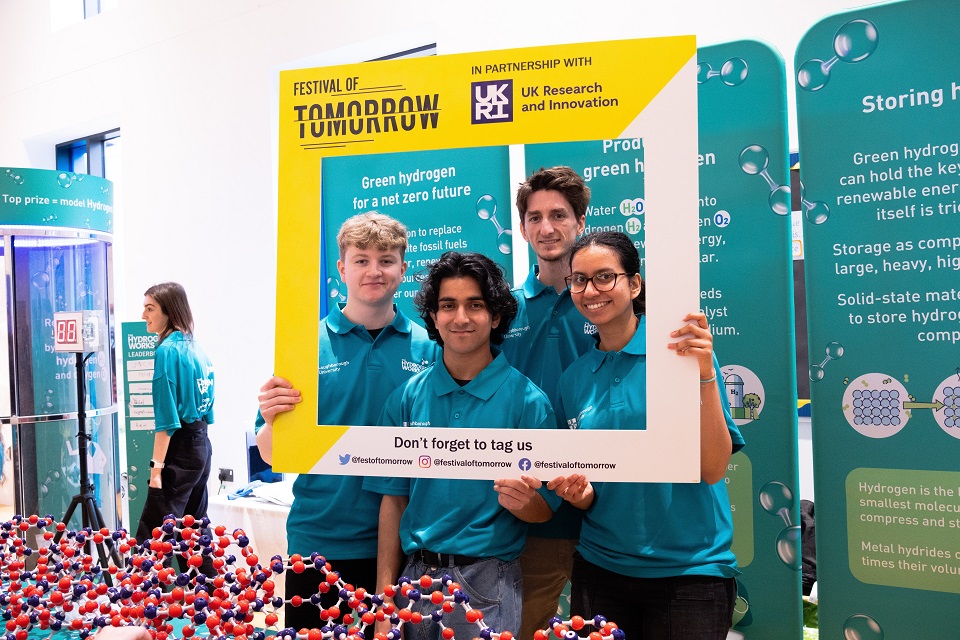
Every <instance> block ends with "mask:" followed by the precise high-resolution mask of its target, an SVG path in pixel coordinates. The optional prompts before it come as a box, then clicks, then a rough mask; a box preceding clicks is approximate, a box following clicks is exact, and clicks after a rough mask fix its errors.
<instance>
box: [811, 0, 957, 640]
mask: <svg viewBox="0 0 960 640" xmlns="http://www.w3.org/2000/svg"><path fill="white" fill-rule="evenodd" d="M957 9H958V7H957V3H956V2H955V1H954V0H914V1H911V2H897V3H887V4H882V5H877V6H872V7H868V8H864V9H859V10H855V11H850V12H847V13H843V14H838V15H834V16H831V17H828V18H825V19H824V20H822V21H821V22H819V23H818V24H816V25H815V26H814V27H812V28H811V29H810V31H809V32H808V33H807V34H806V35H805V36H804V38H803V40H802V41H801V43H800V45H799V47H798V49H797V54H796V68H797V78H796V81H797V101H798V120H799V134H800V176H801V180H802V181H803V184H804V187H805V188H804V193H803V208H804V215H805V220H804V237H805V239H806V278H807V292H808V296H807V309H808V310H809V330H810V347H809V349H810V362H811V366H810V380H811V383H810V390H811V391H810V393H811V401H812V406H813V414H812V420H813V423H812V424H813V443H814V472H815V480H816V486H817V498H818V500H817V554H818V557H817V560H818V563H817V564H818V578H819V584H820V587H819V591H820V594H821V598H820V629H821V634H823V635H824V636H825V637H830V638H838V637H845V638H864V639H871V640H872V639H879V638H884V637H886V638H957V637H960V617H958V616H957V612H958V611H960V207H958V202H960V72H958V70H960V47H958V46H957V41H956V34H957V33H960V11H958V10H957Z"/></svg>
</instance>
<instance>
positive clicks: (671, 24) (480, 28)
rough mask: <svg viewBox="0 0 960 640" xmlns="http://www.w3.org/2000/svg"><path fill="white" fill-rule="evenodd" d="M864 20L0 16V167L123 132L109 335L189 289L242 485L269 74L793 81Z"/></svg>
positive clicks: (502, 10)
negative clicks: (344, 56)
mask: <svg viewBox="0 0 960 640" xmlns="http://www.w3.org/2000/svg"><path fill="white" fill-rule="evenodd" d="M862 4H863V2H851V1H849V0H802V1H798V0H726V1H724V2H718V1H716V0H687V1H684V0H674V1H673V2H663V1H661V2H657V3H653V2H650V1H649V0H647V1H643V0H624V1H609V2H603V1H597V0H594V1H591V2H580V3H573V2H564V1H562V0H552V1H550V2H543V1H539V0H538V1H532V0H523V1H518V0H510V1H506V0H489V1H487V2H482V3H470V4H467V3H462V2H451V1H450V0H420V1H417V2H394V1H391V0H381V1H379V2H371V1H366V2H364V1H357V2H350V3H333V2H323V1H318V0H259V1H258V0H204V1H203V2H196V1H195V0H163V1H160V0H140V1H136V2H134V1H133V0H121V2H120V4H119V7H118V8H117V9H114V10H111V11H108V12H106V13H104V14H102V15H100V16H97V17H94V18H92V19H90V20H86V21H83V22H82V23H79V24H76V25H74V26H71V27H68V28H65V29H61V30H58V31H56V32H52V31H51V16H50V7H49V5H50V3H49V2H48V1H45V0H0V60H2V61H3V63H2V64H0V166H22V167H38V168H54V151H53V146H54V144H55V143H57V142H62V141H66V140H70V139H72V138H75V137H79V136H81V135H85V134H90V133H95V132H99V131H104V130H107V129H111V128H114V127H118V126H119V127H120V128H121V135H122V144H123V160H122V162H123V170H122V173H123V184H122V185H118V187H119V188H118V193H119V192H122V197H118V202H117V209H118V213H117V215H118V216H119V218H121V219H120V220H118V221H117V224H116V232H117V233H116V238H115V241H116V247H117V252H116V257H117V263H116V284H117V287H116V291H115V301H116V311H117V313H116V317H117V320H118V322H119V321H129V320H136V319H138V318H139V316H140V306H141V302H142V292H143V290H144V289H145V288H146V287H147V286H149V285H150V284H153V283H156V282H160V281H164V280H176V281H179V282H181V283H183V284H184V286H185V287H186V289H187V291H188V293H189V295H190V299H191V303H192V306H193V310H194V314H195V316H196V324H197V336H198V338H199V339H200V341H201V342H202V344H203V345H204V348H205V349H206V350H207V352H208V353H209V355H210V356H211V358H212V359H213V361H214V363H215V365H216V370H217V406H216V415H217V421H216V427H215V428H214V429H213V430H212V431H211V435H212V437H213V440H214V469H216V468H218V467H223V466H226V467H231V468H233V469H235V470H236V471H237V472H238V477H237V479H238V480H242V479H244V478H245V462H244V461H245V447H244V437H243V432H244V431H245V430H247V429H249V428H250V427H251V425H252V421H253V417H254V414H255V411H256V394H257V390H258V388H259V386H260V384H261V383H262V381H263V380H264V379H266V377H268V376H269V375H270V373H271V371H272V367H273V364H272V363H273V331H274V318H273V305H274V289H275V285H274V278H275V266H274V265H275V257H276V256H275V240H276V235H275V234H276V232H275V228H276V221H275V218H276V186H275V185H276V175H275V173H276V170H275V167H276V161H275V154H276V134H275V129H276V126H275V123H274V116H275V109H276V107H275V106H274V102H275V97H274V95H273V94H272V89H271V88H272V87H273V86H274V85H273V84H272V83H273V82H274V79H275V74H276V70H277V69H278V68H280V67H281V66H290V64H291V62H292V61H296V60H302V59H306V58H309V57H314V59H324V57H325V56H324V54H325V52H329V51H332V50H335V49H340V48H343V47H348V46H350V45H356V44H357V43H365V42H370V41H375V40H378V39H382V38H384V37H395V38H399V40H400V41H405V40H411V39H413V40H415V39H417V38H422V37H423V34H426V35H427V37H429V36H432V40H435V41H436V42H437V43H438V48H439V51H440V52H441V53H459V52H465V51H475V50H483V49H500V48H507V47H518V46H532V45H543V44H556V43H568V42H578V41H592V40H607V39H616V38H635V37H647V36H665V35H677V34H687V33H695V34H697V35H698V39H699V43H700V44H701V45H707V44H715V43H721V42H727V41H731V40H738V39H761V40H765V41H767V42H769V43H771V44H772V45H774V46H775V47H776V48H778V49H779V50H780V52H781V53H782V54H783V55H784V57H785V58H786V62H787V70H788V77H790V78H792V76H793V62H792V60H793V51H794V50H795V48H796V45H797V43H798V42H799V40H800V38H801V37H802V35H803V33H804V32H805V31H806V30H807V29H808V28H809V27H810V26H812V25H813V24H814V23H815V22H817V21H818V20H819V19H820V18H822V17H823V16H825V15H827V14H830V13H835V12H839V11H841V10H844V9H846V8H850V7H854V6H859V5H862ZM429 41H430V40H427V41H425V42H415V43H412V44H425V43H426V42H429ZM354 50H356V51H361V52H363V51H366V50H368V49H367V48H366V47H365V46H358V47H355V49H354ZM361 55H362V54H361ZM315 56H320V57H319V58H316V57H315ZM788 87H789V88H790V91H792V87H793V83H792V81H790V82H788ZM791 95H792V94H791ZM791 101H792V98H791ZM791 121H792V122H793V121H795V115H793V114H792V117H791ZM791 140H792V141H795V140H796V135H795V124H791ZM791 145H792V146H794V147H795V142H792V143H791ZM294 277H295V276H294ZM212 484H214V483H212Z"/></svg>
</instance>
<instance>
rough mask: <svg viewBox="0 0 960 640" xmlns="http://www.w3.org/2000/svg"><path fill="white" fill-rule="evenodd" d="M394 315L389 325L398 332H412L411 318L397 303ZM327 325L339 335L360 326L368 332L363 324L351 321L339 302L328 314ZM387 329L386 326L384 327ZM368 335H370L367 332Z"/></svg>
mask: <svg viewBox="0 0 960 640" xmlns="http://www.w3.org/2000/svg"><path fill="white" fill-rule="evenodd" d="M393 311H394V316H393V320H392V321H391V322H390V324H388V325H387V327H393V329H394V331H396V332H397V333H404V334H406V333H410V331H411V329H412V325H411V322H410V319H409V318H408V317H407V316H405V315H403V312H402V311H400V310H399V309H397V307H396V305H394V307H393ZM326 320H327V326H329V327H330V328H331V329H333V331H334V333H337V334H339V335H346V334H348V333H350V332H351V331H353V330H354V329H355V328H357V327H360V328H361V329H363V330H364V333H367V331H366V328H365V327H363V326H362V325H359V324H357V323H355V322H351V321H350V319H349V318H347V316H345V315H343V309H342V308H341V307H340V305H339V304H336V305H334V306H333V307H332V308H331V309H330V313H329V314H327V318H326ZM384 329H386V327H384ZM367 335H370V334H369V333H367Z"/></svg>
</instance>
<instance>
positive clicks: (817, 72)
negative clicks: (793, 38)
mask: <svg viewBox="0 0 960 640" xmlns="http://www.w3.org/2000/svg"><path fill="white" fill-rule="evenodd" d="M878 38H879V36H878V34H877V27H876V25H874V24H873V23H872V22H870V21H869V20H851V21H850V22H847V23H846V24H844V25H843V26H842V27H840V28H839V29H837V33H836V35H835V36H834V37H833V51H834V53H836V54H837V55H835V56H833V57H832V58H830V59H829V60H826V61H824V60H821V59H820V58H811V59H810V60H807V61H806V62H804V63H803V64H801V65H800V68H799V69H797V84H799V85H800V88H801V89H803V90H804V91H819V90H820V89H823V88H824V87H825V86H827V83H828V82H830V70H831V69H832V68H833V65H835V64H837V62H840V61H843V62H847V63H851V64H852V63H854V62H860V61H861V60H864V59H866V58H868V57H869V56H870V54H872V53H873V52H874V51H876V50H877V43H878V42H879V40H878Z"/></svg>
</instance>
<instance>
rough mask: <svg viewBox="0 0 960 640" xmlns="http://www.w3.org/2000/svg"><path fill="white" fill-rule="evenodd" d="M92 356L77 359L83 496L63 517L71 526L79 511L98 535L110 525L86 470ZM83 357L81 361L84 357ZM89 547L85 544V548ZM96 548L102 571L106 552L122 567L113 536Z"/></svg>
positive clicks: (106, 577) (77, 498)
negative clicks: (88, 374)
mask: <svg viewBox="0 0 960 640" xmlns="http://www.w3.org/2000/svg"><path fill="white" fill-rule="evenodd" d="M92 355H93V352H91V353H88V354H87V355H85V356H84V355H83V354H82V353H76V354H75V355H74V359H75V361H76V365H77V405H78V408H77V422H78V429H77V455H79V456H80V493H78V494H77V495H75V496H73V499H72V500H71V501H70V506H69V507H67V513H66V515H64V516H63V522H64V523H68V522H70V518H72V517H73V513H74V512H75V511H76V510H77V507H80V518H81V521H82V522H83V527H84V528H86V527H90V528H92V529H93V530H94V531H95V532H96V531H99V530H100V529H103V528H105V527H106V526H107V525H106V523H105V522H104V519H103V513H102V512H101V511H100V506H99V505H98V504H97V499H96V496H94V493H93V491H94V486H93V483H92V482H90V476H89V473H88V470H87V441H88V440H90V435H89V434H88V433H87V411H86V404H87V392H86V384H85V383H86V376H85V375H84V373H85V372H84V370H83V365H84V364H86V362H87V359H88V358H89V357H90V356H92ZM81 356H82V357H81ZM63 533H64V532H63V531H59V532H57V535H56V536H54V538H53V541H54V542H60V538H62V537H63ZM87 544H90V542H89V541H88V542H86V543H85V546H86V545H87ZM94 544H95V545H96V547H97V558H98V559H99V564H100V566H101V567H102V568H104V569H106V568H107V566H108V562H107V548H109V550H110V557H111V558H112V559H113V563H114V565H116V566H117V567H118V568H119V567H121V566H122V565H121V562H120V554H119V553H117V548H116V546H115V545H114V542H113V538H111V537H110V536H104V539H103V542H99V543H94ZM104 576H105V579H106V582H107V584H108V585H111V586H112V584H113V581H112V579H111V578H110V574H109V573H105V574H104Z"/></svg>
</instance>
